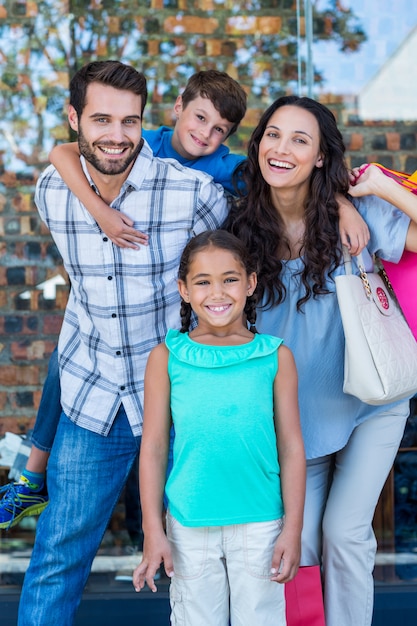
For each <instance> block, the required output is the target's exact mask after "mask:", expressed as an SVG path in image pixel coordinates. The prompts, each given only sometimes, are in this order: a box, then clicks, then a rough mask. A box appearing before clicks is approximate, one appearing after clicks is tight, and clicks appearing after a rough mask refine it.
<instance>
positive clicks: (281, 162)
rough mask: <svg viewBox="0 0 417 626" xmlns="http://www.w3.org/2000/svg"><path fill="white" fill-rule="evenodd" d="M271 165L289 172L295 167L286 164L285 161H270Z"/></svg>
mask: <svg viewBox="0 0 417 626" xmlns="http://www.w3.org/2000/svg"><path fill="white" fill-rule="evenodd" d="M269 164H270V165H273V166H274V167H284V168H285V169H287V170H292V169H293V167H294V166H293V165H291V163H286V162H285V161H275V159H270V160H269Z"/></svg>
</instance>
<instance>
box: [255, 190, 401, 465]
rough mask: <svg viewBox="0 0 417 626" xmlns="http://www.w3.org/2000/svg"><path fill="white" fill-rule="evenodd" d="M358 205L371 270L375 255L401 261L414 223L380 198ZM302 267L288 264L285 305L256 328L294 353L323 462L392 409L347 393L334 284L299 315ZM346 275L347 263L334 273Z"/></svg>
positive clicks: (303, 403)
mask: <svg viewBox="0 0 417 626" xmlns="http://www.w3.org/2000/svg"><path fill="white" fill-rule="evenodd" d="M354 203H355V205H356V206H357V208H358V210H359V212H360V213H361V215H362V217H363V218H364V220H365V221H366V223H367V224H368V227H369V230H370V232H371V239H370V242H369V244H368V246H367V250H364V252H363V257H364V259H365V264H366V269H367V270H368V271H370V270H372V266H373V262H372V258H371V254H373V253H377V254H378V255H379V256H380V257H381V258H382V259H385V260H387V261H391V262H393V263H397V262H398V261H399V260H400V258H401V255H402V253H403V250H404V246H405V238H406V234H407V230H408V226H409V223H410V219H409V218H408V217H407V216H406V215H405V214H404V213H402V212H401V211H399V210H397V209H395V208H394V207H393V206H392V205H390V204H388V203H386V202H384V201H383V200H380V199H379V198H376V197H375V196H369V197H366V198H361V199H355V200H354ZM353 265H354V271H355V270H356V271H357V268H356V263H355V262H354V264H353ZM301 269H302V261H301V259H294V260H290V261H287V262H286V263H285V270H284V274H283V282H284V284H285V287H286V289H287V297H286V299H285V301H284V302H283V303H282V304H280V305H278V306H274V307H273V308H269V309H266V310H263V311H262V310H261V311H259V313H258V321H257V324H256V326H257V328H258V330H259V332H262V333H267V334H270V335H276V336H279V337H283V339H284V341H285V343H286V345H287V346H288V347H289V348H290V349H291V350H292V352H293V354H294V357H295V361H296V364H297V370H298V378H299V402H300V415H301V424H302V429H303V437H304V444H305V448H306V455H307V458H317V457H320V456H324V455H326V454H330V453H332V452H335V451H337V450H340V449H341V448H343V447H344V446H345V444H346V443H347V441H348V439H349V437H350V435H351V433H352V431H353V429H354V428H355V426H357V425H358V424H360V423H361V422H363V421H364V420H366V419H367V418H369V417H371V416H373V415H375V414H377V413H379V412H382V411H385V410H386V409H387V405H384V406H371V405H368V404H364V403H363V402H361V401H360V400H358V399H357V398H355V397H353V396H350V395H347V394H345V393H343V363H344V334H343V327H342V321H341V318H340V313H339V307H338V304H337V297H336V293H335V284H334V281H333V280H328V282H327V287H328V289H329V291H330V293H329V294H326V295H323V296H319V297H317V298H310V299H309V300H308V301H307V303H306V304H305V305H304V307H303V309H302V311H301V312H297V308H296V304H297V300H298V299H299V298H300V297H302V295H303V293H304V291H303V288H302V286H301V285H300V280H299V277H298V276H297V273H298V272H300V270H301ZM343 273H344V268H343V265H342V266H341V267H339V268H338V269H337V270H336V272H335V274H334V275H335V276H337V275H338V274H343ZM392 406H394V405H392Z"/></svg>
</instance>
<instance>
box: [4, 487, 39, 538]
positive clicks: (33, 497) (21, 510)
mask: <svg viewBox="0 0 417 626" xmlns="http://www.w3.org/2000/svg"><path fill="white" fill-rule="evenodd" d="M2 492H4V496H3V498H2V499H1V500H0V528H5V529H6V530H7V529H9V528H12V526H16V524H18V523H19V522H20V520H21V519H22V517H25V516H26V515H39V513H42V511H43V510H44V508H45V507H46V506H47V504H48V501H49V498H48V494H47V493H46V489H45V488H43V489H42V490H41V491H33V489H29V487H27V486H26V485H22V484H21V483H9V484H8V485H5V486H4V487H2V488H1V489H0V493H2Z"/></svg>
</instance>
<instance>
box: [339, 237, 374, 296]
mask: <svg viewBox="0 0 417 626" xmlns="http://www.w3.org/2000/svg"><path fill="white" fill-rule="evenodd" d="M342 248H343V262H344V265H345V272H346V275H350V274H353V270H352V256H351V254H350V252H349V249H348V248H347V247H346V246H342ZM357 259H358V269H359V277H360V279H361V280H362V285H363V288H364V290H365V293H366V297H367V298H370V297H371V295H372V290H371V285H370V283H369V280H368V274H367V273H366V269H365V262H364V260H363V255H362V252H359V254H358V255H357Z"/></svg>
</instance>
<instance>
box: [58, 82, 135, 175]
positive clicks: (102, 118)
mask: <svg viewBox="0 0 417 626" xmlns="http://www.w3.org/2000/svg"><path fill="white" fill-rule="evenodd" d="M141 105H142V97H141V96H138V95H136V94H134V93H132V92H131V91H127V90H121V89H114V88H113V87H110V86H108V85H102V84H100V83H91V84H90V85H89V86H88V87H87V97H86V103H85V107H84V109H83V112H82V114H81V116H80V118H78V116H77V113H76V111H75V109H74V108H73V107H71V106H70V107H69V112H68V119H69V122H70V125H71V128H72V129H73V130H75V131H76V132H77V133H78V145H79V150H80V153H81V154H82V155H83V156H84V157H85V158H86V160H87V162H88V163H90V164H91V165H92V166H93V167H94V168H95V169H96V170H97V171H98V172H100V173H101V174H105V175H111V176H115V175H119V174H121V175H122V176H124V177H125V176H127V173H128V172H129V170H130V168H131V166H132V164H133V161H134V160H135V159H136V157H137V155H138V153H139V151H140V147H141V137H142V114H141V111H142V109H141Z"/></svg>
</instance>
